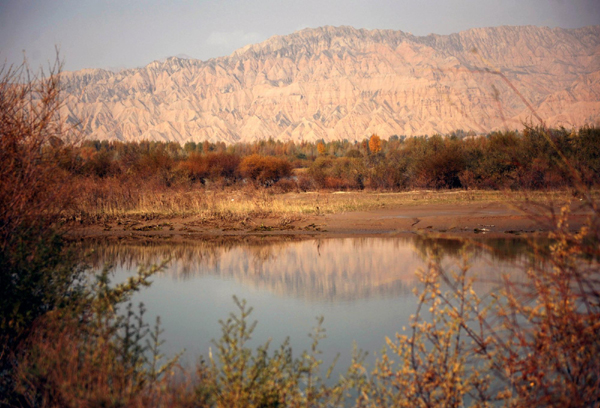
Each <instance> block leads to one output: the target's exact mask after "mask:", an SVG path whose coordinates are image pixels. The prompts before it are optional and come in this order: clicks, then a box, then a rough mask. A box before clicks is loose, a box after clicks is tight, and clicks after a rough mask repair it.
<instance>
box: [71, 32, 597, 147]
mask: <svg viewBox="0 0 600 408" xmlns="http://www.w3.org/2000/svg"><path fill="white" fill-rule="evenodd" d="M62 84H63V89H64V93H63V95H64V97H65V107H64V112H63V115H66V117H69V118H70V119H69V120H70V121H75V120H80V121H81V125H82V127H83V129H84V133H85V134H86V135H87V136H88V137H90V138H94V139H118V140H128V141H133V140H142V139H147V140H163V141H167V140H170V141H178V142H180V143H185V142H186V141H203V140H209V141H213V142H216V141H224V142H226V143H235V142H252V141H256V140H261V139H268V138H272V139H278V140H283V141H287V140H294V141H296V142H299V141H303V140H306V141H315V140H319V139H324V140H336V139H348V140H362V139H363V138H364V137H368V136H369V135H370V134H372V133H377V134H379V135H380V136H382V137H383V138H387V137H390V136H391V135H406V136H414V135H424V134H434V133H449V132H451V131H454V130H457V129H463V130H465V131H469V130H472V131H475V132H488V131H491V130H497V129H505V128H509V129H515V128H521V127H522V126H523V124H524V123H533V124H537V123H538V122H537V121H538V119H537V118H538V117H539V118H541V119H542V120H544V121H545V122H546V123H547V124H548V125H550V126H565V127H567V128H569V127H577V126H582V125H585V124H598V123H599V121H600V26H593V27H584V28H580V29H573V30H567V29H560V28H555V29H550V28H547V27H532V26H524V27H493V28H478V29H471V30H467V31H464V32H460V33H456V34H451V35H447V36H443V35H435V34H431V35H429V36H424V37H417V36H413V35H411V34H408V33H404V32H402V31H393V30H364V29H355V28H352V27H321V28H317V29H305V30H301V31H298V32H295V33H293V34H290V35H286V36H274V37H271V38H270V39H268V40H266V41H264V42H262V43H260V44H252V45H248V46H246V47H244V48H241V49H239V50H237V51H235V52H234V53H233V54H232V55H230V56H227V57H221V58H215V59H211V60H208V61H200V60H194V59H182V58H176V57H172V58H168V59H166V60H163V61H154V62H152V63H150V64H148V65H147V66H145V67H142V68H136V69H128V70H124V71H121V72H118V73H114V72H110V71H105V70H101V69H87V70H81V71H76V72H65V73H63V74H62ZM76 118H78V119H76Z"/></svg>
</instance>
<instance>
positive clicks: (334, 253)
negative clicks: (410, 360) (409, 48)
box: [91, 237, 527, 301]
mask: <svg viewBox="0 0 600 408" xmlns="http://www.w3.org/2000/svg"><path fill="white" fill-rule="evenodd" d="M466 245H467V244H466V243H465V242H463V241H460V240H453V239H427V238H422V237H416V238H343V239H317V240H302V241H293V240H292V241H290V240H275V241H273V240H267V241H262V240H252V241H241V242H240V241H228V240H218V241H211V240H209V241H199V242H194V243H182V244H168V243H167V244H145V245H143V244H124V245H119V244H101V245H97V246H95V248H94V252H93V254H92V257H91V262H92V265H93V267H94V268H96V269H99V268H101V267H102V265H103V264H106V263H111V264H113V265H114V266H116V267H117V268H118V269H125V270H135V269H137V267H138V265H144V264H157V263H160V262H161V261H162V260H165V259H170V262H169V264H168V266H167V267H166V268H165V272H164V273H165V274H167V275H169V276H171V277H172V278H173V279H176V280H184V281H185V280H190V279H195V278H199V277H202V276H206V275H210V276H215V277H220V278H223V279H234V280H235V281H237V282H239V283H241V284H243V285H245V286H250V287H255V288H257V289H264V290H268V291H269V292H272V293H274V294H277V295H280V296H286V297H289V296H291V297H295V298H301V299H307V300H314V301H350V300H356V299H363V298H371V297H388V296H392V297H394V296H398V295H406V294H408V293H411V291H412V288H413V287H414V285H415V283H416V276H415V271H416V270H417V269H419V268H423V267H425V266H426V264H427V259H428V254H432V253H434V252H435V253H437V254H438V255H439V256H441V258H442V260H443V265H445V266H446V267H451V266H453V265H459V264H460V263H461V262H462V255H461V254H462V251H463V249H465V246H466ZM526 245H527V244H526V243H525V242H524V241H521V240H511V239H507V240H488V241H479V242H474V243H472V244H471V245H470V246H469V251H470V253H471V259H470V263H471V265H472V270H473V271H474V273H476V274H477V276H478V278H479V279H478V287H479V288H481V289H484V288H485V287H488V286H489V285H493V284H494V282H497V281H498V279H499V277H500V275H501V274H502V273H510V274H514V271H515V262H517V261H519V260H521V259H522V258H523V254H524V253H525V250H526Z"/></svg>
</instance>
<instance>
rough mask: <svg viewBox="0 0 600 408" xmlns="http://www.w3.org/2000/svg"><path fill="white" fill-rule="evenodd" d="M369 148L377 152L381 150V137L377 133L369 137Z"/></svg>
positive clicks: (372, 151)
mask: <svg viewBox="0 0 600 408" xmlns="http://www.w3.org/2000/svg"><path fill="white" fill-rule="evenodd" d="M369 150H370V151H371V153H375V154H377V153H379V152H380V151H381V138H380V137H379V136H377V135H376V134H373V135H372V136H371V138H370V139H369Z"/></svg>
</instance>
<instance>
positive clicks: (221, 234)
mask: <svg viewBox="0 0 600 408" xmlns="http://www.w3.org/2000/svg"><path fill="white" fill-rule="evenodd" d="M549 214H551V213H550V212H549V211H548V209H547V208H546V209H544V210H542V208H541V207H540V206H538V205H534V204H520V205H518V206H515V205H512V204H507V203H501V202H487V203H482V202H475V203H469V202H463V203H458V204H457V203H451V204H439V203H436V204H423V203H419V204H414V205H401V206H397V207H394V208H379V209H371V210H366V211H345V212H338V213H333V214H308V215H305V214H297V215H286V216H277V215H270V216H255V217H252V216H247V217H244V218H242V219H240V218H236V219H228V218H227V217H220V218H219V217H215V218H212V219H206V218H205V217H201V216H193V215H191V216H185V217H180V216H157V215H153V216H144V215H135V216H130V217H120V218H119V219H116V220H109V221H106V222H98V223H92V224H88V225H76V224H74V225H71V227H70V229H69V236H70V237H72V238H74V239H86V238H95V239H98V238H105V239H116V240H139V239H151V240H175V241H178V240H189V239H205V238H211V237H212V238H225V237H231V238H238V239H239V238H242V237H266V236H269V237H273V238H274V237H277V236H280V237H288V238H292V237H297V238H302V237H315V236H319V237H323V238H327V237H352V236H403V235H413V234H435V235H438V236H462V237H470V236H490V237H509V236H522V235H525V236H527V235H535V234H544V233H546V232H548V231H549V230H550V228H551V225H552V222H551V216H550V215H549ZM588 216H589V214H588V212H587V211H586V210H583V209H579V208H577V206H572V210H571V215H570V217H569V227H570V228H571V229H574V230H576V229H579V228H580V227H581V226H582V225H583V224H584V223H585V221H586V219H587V218H588Z"/></svg>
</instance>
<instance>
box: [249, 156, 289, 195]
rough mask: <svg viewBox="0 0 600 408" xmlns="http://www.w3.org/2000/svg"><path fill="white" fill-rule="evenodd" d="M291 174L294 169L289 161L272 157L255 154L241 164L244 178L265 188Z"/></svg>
mask: <svg viewBox="0 0 600 408" xmlns="http://www.w3.org/2000/svg"><path fill="white" fill-rule="evenodd" d="M291 172H292V167H291V165H290V163H289V162H288V161H287V160H285V159H280V158H277V157H272V156H260V155H257V154H253V155H251V156H247V157H244V159H243V160H242V161H241V163H240V173H241V175H242V176H243V177H246V178H248V179H250V180H252V181H253V182H255V183H257V184H259V185H262V186H265V187H267V186H270V185H272V184H273V183H276V182H277V181H279V180H280V179H282V178H285V177H289V176H290V174H291Z"/></svg>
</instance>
